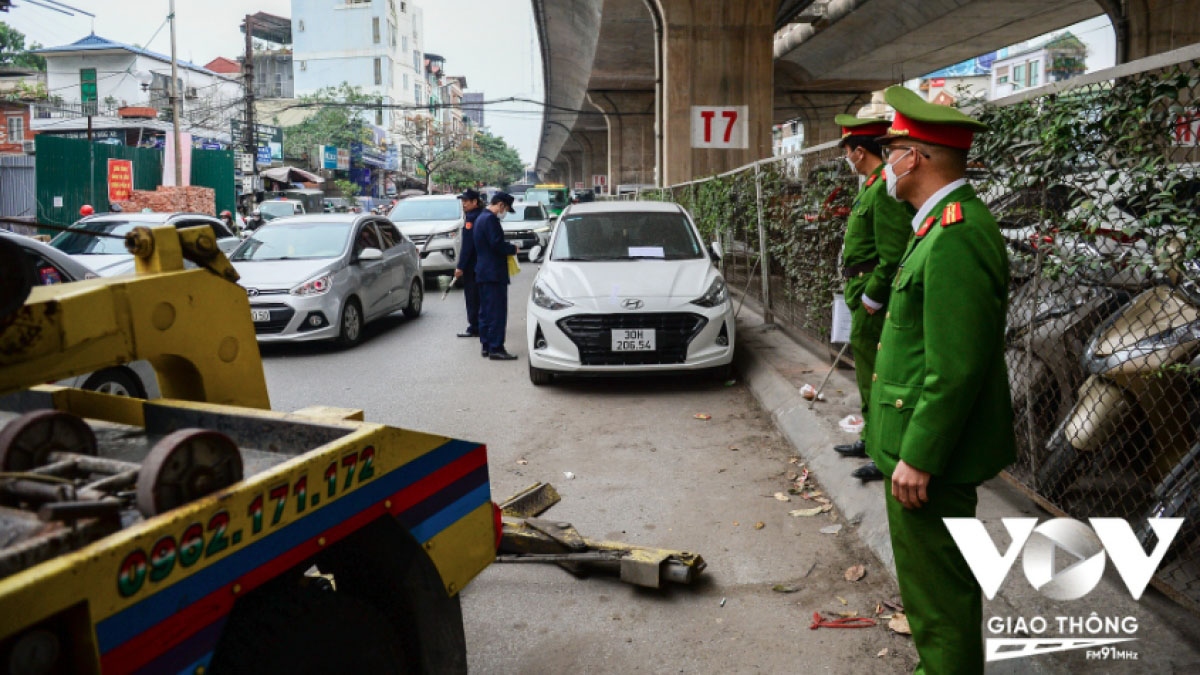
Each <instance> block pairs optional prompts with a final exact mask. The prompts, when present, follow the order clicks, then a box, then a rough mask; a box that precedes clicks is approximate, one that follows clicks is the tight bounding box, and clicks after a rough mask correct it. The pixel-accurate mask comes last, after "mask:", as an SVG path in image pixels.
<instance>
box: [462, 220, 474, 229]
mask: <svg viewBox="0 0 1200 675" xmlns="http://www.w3.org/2000/svg"><path fill="white" fill-rule="evenodd" d="M474 224H475V223H474V221H470V220H468V221H467V222H466V224H465V225H463V229H465V230H469V229H471V226H472V225H474Z"/></svg>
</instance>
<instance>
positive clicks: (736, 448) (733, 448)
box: [729, 445, 741, 452]
mask: <svg viewBox="0 0 1200 675" xmlns="http://www.w3.org/2000/svg"><path fill="white" fill-rule="evenodd" d="M729 449H730V450H732V451H733V452H737V451H738V450H741V448H739V447H738V446H736V445H731V446H729Z"/></svg>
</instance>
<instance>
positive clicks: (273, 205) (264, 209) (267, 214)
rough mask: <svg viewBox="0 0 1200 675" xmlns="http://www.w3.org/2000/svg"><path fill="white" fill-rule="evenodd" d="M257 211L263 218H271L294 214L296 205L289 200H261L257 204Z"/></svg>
mask: <svg viewBox="0 0 1200 675" xmlns="http://www.w3.org/2000/svg"><path fill="white" fill-rule="evenodd" d="M258 213H259V215H261V216H262V217H263V220H272V219H275V218H282V217H284V216H294V215H296V207H295V206H294V205H293V204H292V203H291V202H263V203H262V204H259V205H258Z"/></svg>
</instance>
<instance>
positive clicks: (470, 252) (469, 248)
mask: <svg viewBox="0 0 1200 675" xmlns="http://www.w3.org/2000/svg"><path fill="white" fill-rule="evenodd" d="M480 213H483V209H481V208H480V209H475V210H473V211H467V213H466V215H464V216H463V219H464V220H465V221H466V224H464V225H463V232H462V244H461V245H460V246H459V251H458V265H457V267H458V269H460V270H462V271H463V272H464V273H471V274H474V273H475V233H474V231H473V228H474V223H475V219H476V218H478V217H479V214H480Z"/></svg>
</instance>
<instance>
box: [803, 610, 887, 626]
mask: <svg viewBox="0 0 1200 675" xmlns="http://www.w3.org/2000/svg"><path fill="white" fill-rule="evenodd" d="M875 625H876V623H875V619H868V618H866V617H861V616H849V617H843V618H840V619H826V618H825V617H823V616H821V613H820V612H813V622H812V625H811V626H809V629H810V630H816V629H818V628H870V627H872V626H875Z"/></svg>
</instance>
